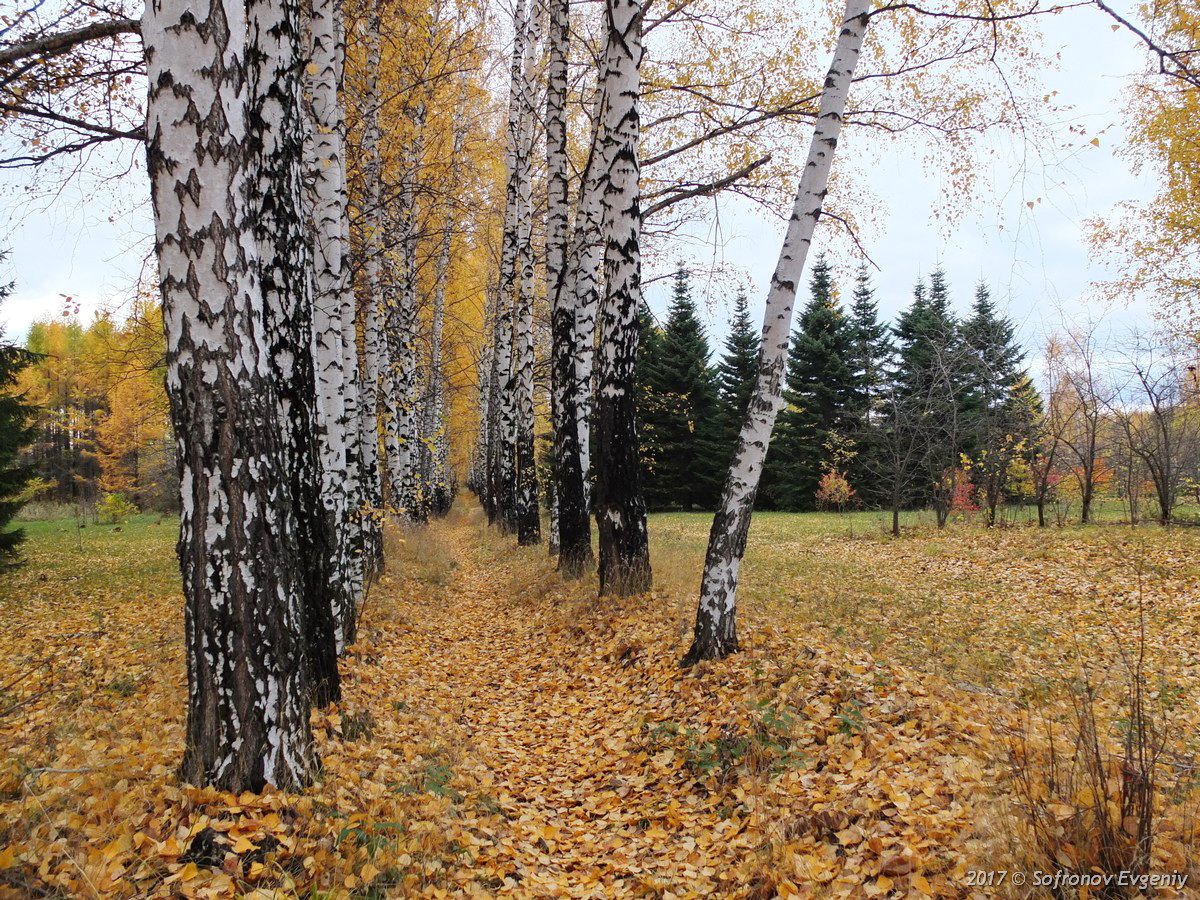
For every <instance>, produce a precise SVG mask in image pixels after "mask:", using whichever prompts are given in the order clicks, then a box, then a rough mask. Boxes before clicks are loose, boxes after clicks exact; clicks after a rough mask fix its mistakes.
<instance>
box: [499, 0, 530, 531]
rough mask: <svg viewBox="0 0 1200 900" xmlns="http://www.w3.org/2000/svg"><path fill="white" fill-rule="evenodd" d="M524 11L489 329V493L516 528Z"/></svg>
mask: <svg viewBox="0 0 1200 900" xmlns="http://www.w3.org/2000/svg"><path fill="white" fill-rule="evenodd" d="M528 27H529V26H528V17H527V11H526V8H525V3H524V0H517V4H516V6H515V7H514V9H513V33H514V34H513V52H512V64H511V70H510V82H509V98H508V123H507V127H506V129H505V135H506V147H505V169H506V171H507V173H508V178H507V182H506V185H505V205H504V233H503V242H502V245H501V249H500V275H499V284H498V288H497V297H496V307H495V315H494V316H493V332H492V347H493V350H492V371H491V374H490V378H491V380H493V381H494V395H493V398H492V401H491V404H490V412H491V415H492V416H493V417H494V419H495V428H494V429H493V432H492V433H493V443H492V461H491V468H492V474H491V477H490V481H491V487H492V495H493V497H494V498H495V499H494V503H495V505H496V520H497V521H498V522H499V524H500V528H501V530H502V531H505V532H509V531H515V530H517V457H516V450H517V416H518V410H517V382H516V372H515V371H514V363H515V360H514V355H515V350H516V347H515V330H514V326H515V324H516V323H515V321H514V309H515V302H516V295H517V291H518V279H519V277H520V272H519V271H518V266H519V256H520V251H519V240H520V239H519V234H518V217H519V215H520V202H519V190H520V172H519V169H520V166H519V161H518V156H519V154H520V148H521V141H522V131H521V120H522V106H523V103H524V99H523V98H524V95H523V91H522V79H523V78H524V66H525V43H526V35H527V32H528Z"/></svg>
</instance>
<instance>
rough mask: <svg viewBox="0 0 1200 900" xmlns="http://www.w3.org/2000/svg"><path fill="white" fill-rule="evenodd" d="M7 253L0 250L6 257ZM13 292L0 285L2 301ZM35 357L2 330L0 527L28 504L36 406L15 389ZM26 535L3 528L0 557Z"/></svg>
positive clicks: (6, 555) (10, 553) (8, 555)
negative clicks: (25, 455) (25, 493)
mask: <svg viewBox="0 0 1200 900" xmlns="http://www.w3.org/2000/svg"><path fill="white" fill-rule="evenodd" d="M6 255H7V254H6V253H0V260H3V259H4V257H5V256H6ZM11 294H12V284H6V285H0V304H2V303H3V302H4V301H5V300H6V299H8V297H9V295H11ZM32 361H33V355H32V354H31V353H29V351H28V350H25V349H24V348H22V347H18V346H16V345H15V344H10V343H9V342H8V341H7V340H5V338H4V332H3V331H0V529H7V527H8V524H9V523H10V522H11V521H12V520H13V517H14V516H15V515H16V514H17V512H18V511H19V510H20V509H21V507H22V506H24V505H25V501H24V500H23V499H20V498H19V497H18V495H19V494H20V493H21V491H22V490H23V489H24V488H25V485H26V484H27V483H28V482H29V479H30V477H31V476H32V475H33V467H32V466H23V465H18V461H19V459H20V455H21V449H22V448H23V447H25V446H26V445H28V444H29V442H30V441H31V440H33V432H34V415H35V413H36V409H35V407H34V406H32V405H31V404H30V403H28V402H27V400H26V398H25V396H24V395H23V394H18V393H16V390H15V388H16V386H17V376H18V375H20V373H21V370H22V369H24V368H25V367H26V366H27V365H29V364H30V363H31V362H32ZM24 539H25V530H24V529H23V528H14V529H11V530H0V558H6V559H12V557H13V556H14V555H15V554H16V550H17V547H18V545H20V543H21V541H23V540H24Z"/></svg>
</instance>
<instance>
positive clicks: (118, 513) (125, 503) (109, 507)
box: [99, 493, 138, 525]
mask: <svg viewBox="0 0 1200 900" xmlns="http://www.w3.org/2000/svg"><path fill="white" fill-rule="evenodd" d="M99 512H100V518H101V519H103V520H104V521H105V522H109V523H111V524H113V525H119V524H120V523H121V522H127V521H128V520H129V519H130V518H131V517H132V516H136V515H137V514H138V508H137V507H136V506H135V505H134V504H133V502H132V501H131V500H130V499H129V498H128V497H126V496H125V495H124V494H119V493H111V494H105V495H104V496H103V497H101V498H100V510H99Z"/></svg>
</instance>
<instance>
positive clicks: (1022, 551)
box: [650, 503, 1200, 691]
mask: <svg viewBox="0 0 1200 900" xmlns="http://www.w3.org/2000/svg"><path fill="white" fill-rule="evenodd" d="M1117 506H1119V504H1112V503H1110V504H1107V505H1106V506H1105V507H1104V508H1102V509H1101V510H1100V512H1101V514H1102V518H1101V522H1102V523H1103V522H1108V523H1112V522H1114V519H1115V516H1116V513H1117V510H1116V507H1117ZM1012 518H1015V517H1010V520H1011V519H1012ZM711 521H712V520H711V516H710V515H708V514H703V513H665V514H656V515H653V516H651V517H650V537H651V559H652V564H653V567H654V573H655V586H656V589H657V590H658V591H660V592H662V593H664V594H665V595H666V596H667V597H668V598H670V599H671V600H673V601H674V602H675V603H676V604H677V605H678V607H679V610H680V616H681V618H682V619H684V620H685V621H690V616H691V615H692V613H691V610H692V608H693V604H694V603H695V598H696V594H697V590H698V587H699V580H700V571H701V567H702V565H703V560H704V551H705V547H706V544H707V539H708V531H709V527H710V525H711ZM903 524H904V526H905V530H904V531H903V533H902V534H901V536H900V537H899V538H893V537H892V536H891V535H890V533H889V528H890V517H889V516H888V514H886V513H880V512H854V513H846V514H837V513H806V514H792V513H770V512H767V513H756V514H755V516H754V519H753V522H752V525H751V528H750V535H749V540H748V544H747V551H746V556H745V558H744V560H743V562H742V566H741V574H740V580H739V590H738V602H739V626H738V627H739V631H741V632H743V633H750V632H752V630H753V629H754V628H761V627H764V626H768V625H771V626H778V627H784V628H785V629H788V630H790V631H791V632H792V633H794V634H796V635H797V636H798V639H802V640H816V639H817V636H816V635H815V634H813V632H814V630H816V631H819V632H820V633H821V634H822V635H823V636H824V637H823V638H822V639H825V640H832V641H834V642H836V643H842V644H845V645H848V646H850V647H854V648H862V649H865V650H867V651H870V652H871V653H873V654H875V655H876V656H879V657H882V658H885V659H888V660H889V661H892V662H898V663H901V664H904V665H909V666H913V667H916V668H919V669H922V670H925V671H929V672H933V673H936V674H939V675H944V676H946V677H948V678H951V679H952V680H955V681H962V682H970V683H972V684H975V685H982V686H985V687H988V688H993V687H994V688H996V689H1002V690H1011V691H1016V690H1017V689H1018V686H1019V685H1020V684H1021V683H1022V682H1023V681H1024V680H1025V679H1026V678H1028V677H1029V675H1030V674H1031V673H1036V672H1039V671H1057V670H1058V669H1059V668H1060V667H1062V666H1069V665H1072V664H1075V663H1076V662H1078V661H1079V660H1081V659H1082V660H1088V659H1094V660H1096V661H1097V664H1098V665H1099V666H1100V667H1101V668H1103V669H1105V670H1106V671H1107V670H1111V669H1113V668H1114V667H1116V666H1117V665H1119V655H1120V651H1121V647H1122V643H1124V645H1125V646H1128V641H1129V640H1130V639H1132V637H1133V633H1132V629H1133V626H1134V625H1135V624H1136V612H1135V610H1136V606H1137V599H1138V597H1139V595H1140V596H1141V597H1142V598H1143V599H1144V600H1145V601H1146V608H1147V610H1148V619H1147V624H1148V628H1149V631H1150V633H1151V635H1152V637H1153V639H1154V641H1155V642H1156V644H1158V645H1159V646H1165V647H1168V648H1170V649H1172V650H1175V649H1179V650H1184V649H1186V648H1188V647H1193V646H1195V645H1196V643H1197V640H1198V638H1200V635H1197V634H1196V630H1197V629H1196V626H1195V611H1194V610H1193V609H1192V608H1191V604H1190V603H1189V601H1188V599H1187V598H1188V597H1191V596H1195V595H1197V594H1198V593H1200V530H1198V529H1195V528H1171V529H1163V528H1160V527H1158V526H1157V525H1145V526H1141V527H1138V528H1129V527H1127V526H1124V527H1117V526H1115V525H1113V524H1097V525H1091V526H1086V527H1080V526H1072V527H1068V528H1056V527H1049V528H1045V529H1039V528H1037V527H1036V526H1035V525H1033V524H1032V522H1030V523H1029V524H1026V525H1023V526H1019V527H1009V528H995V529H988V528H985V527H984V526H983V524H982V519H981V518H979V517H978V516H975V517H959V518H958V520H957V521H954V522H952V523H951V524H950V525H949V526H947V527H946V528H945V529H942V530H939V529H937V528H936V526H935V525H934V522H933V519H932V516H931V515H930V514H926V513H909V514H906V516H905V518H904V520H903ZM1167 655H1170V654H1167ZM1163 665H1165V666H1168V667H1169V668H1170V667H1173V664H1171V663H1170V662H1169V661H1166V660H1165V659H1164V662H1163Z"/></svg>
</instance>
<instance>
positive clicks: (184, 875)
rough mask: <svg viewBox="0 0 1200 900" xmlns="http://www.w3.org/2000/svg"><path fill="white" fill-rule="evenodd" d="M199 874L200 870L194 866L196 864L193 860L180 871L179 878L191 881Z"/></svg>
mask: <svg viewBox="0 0 1200 900" xmlns="http://www.w3.org/2000/svg"><path fill="white" fill-rule="evenodd" d="M199 874H200V870H199V869H198V868H196V864H195V863H194V862H190V863H188V864H187V865H186V866H184V867H183V869H182V870H181V871H180V873H179V879H180V880H181V881H191V880H192V879H193V878H195V877H196V876H197V875H199Z"/></svg>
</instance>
